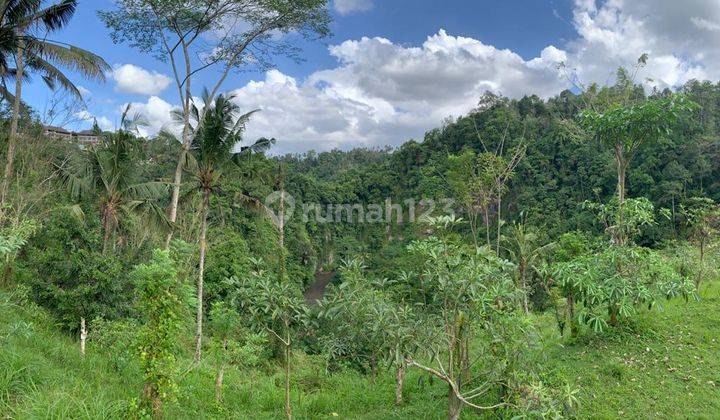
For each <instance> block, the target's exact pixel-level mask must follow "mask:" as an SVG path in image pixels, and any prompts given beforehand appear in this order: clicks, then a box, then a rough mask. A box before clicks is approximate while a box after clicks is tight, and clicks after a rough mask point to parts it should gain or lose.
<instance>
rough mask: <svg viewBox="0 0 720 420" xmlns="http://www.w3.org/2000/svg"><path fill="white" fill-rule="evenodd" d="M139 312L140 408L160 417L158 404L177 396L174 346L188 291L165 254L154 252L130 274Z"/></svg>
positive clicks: (184, 312)
mask: <svg viewBox="0 0 720 420" xmlns="http://www.w3.org/2000/svg"><path fill="white" fill-rule="evenodd" d="M132 278H133V280H134V282H135V285H136V287H137V294H138V304H139V306H140V312H141V313H142V314H143V317H144V318H145V323H144V325H143V326H142V327H141V328H140V331H139V333H138V350H139V353H140V362H141V365H142V370H143V375H144V380H145V388H144V390H143V395H142V399H141V404H140V409H141V410H142V411H143V412H145V413H147V414H150V413H152V414H153V415H154V416H159V415H162V404H163V402H164V401H166V400H168V399H171V398H172V397H173V396H174V395H175V394H176V393H177V384H176V382H175V375H176V369H177V356H176V354H177V349H176V347H177V345H178V340H179V333H180V331H181V327H182V326H183V324H184V322H185V321H184V320H183V316H185V315H187V304H188V303H189V301H190V298H189V296H190V293H191V292H190V290H188V287H187V286H185V285H183V284H181V283H179V282H178V280H177V270H176V268H175V263H174V262H173V261H172V260H171V259H170V256H169V254H168V252H167V251H159V250H158V251H155V252H154V253H153V259H152V261H151V262H150V263H149V264H147V265H145V264H141V265H138V266H137V267H136V268H135V270H134V271H133V273H132Z"/></svg>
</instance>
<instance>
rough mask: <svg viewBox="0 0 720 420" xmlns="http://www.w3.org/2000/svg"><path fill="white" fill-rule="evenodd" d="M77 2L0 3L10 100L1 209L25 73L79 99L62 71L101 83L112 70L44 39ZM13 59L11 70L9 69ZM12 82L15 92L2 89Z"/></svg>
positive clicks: (1, 55) (2, 60)
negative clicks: (9, 121)
mask: <svg viewBox="0 0 720 420" xmlns="http://www.w3.org/2000/svg"><path fill="white" fill-rule="evenodd" d="M76 7H77V0H62V1H60V2H59V3H55V4H52V5H49V6H46V5H45V1H44V0H8V1H3V2H2V3H0V78H2V86H3V88H2V93H3V96H4V97H5V98H7V99H9V100H11V101H12V102H13V111H12V121H11V124H10V136H9V137H8V148H7V154H6V158H5V171H4V173H3V179H2V183H1V184H0V207H2V206H3V205H4V204H5V201H6V199H7V193H8V188H9V184H10V179H11V178H12V175H13V163H14V159H15V148H16V146H17V140H18V125H19V119H20V110H21V109H20V108H21V105H22V87H23V81H24V79H25V78H26V77H27V73H29V72H33V73H37V74H39V75H40V76H41V77H42V79H43V81H44V82H45V83H46V84H47V85H48V86H49V87H50V88H52V89H54V88H55V87H57V86H59V87H61V88H63V89H66V90H68V91H69V92H70V93H72V94H73V95H74V96H77V97H78V98H81V97H82V95H81V94H80V91H79V90H78V88H77V87H76V86H75V85H74V84H73V83H72V81H70V79H69V78H68V77H67V76H66V75H65V74H64V73H63V70H61V68H65V69H67V70H71V71H75V72H79V73H81V74H82V75H84V76H86V77H89V78H93V79H97V80H104V79H105V72H106V71H108V70H109V69H110V66H108V64H107V63H106V62H105V61H104V60H103V59H102V58H100V57H99V56H97V55H95V54H93V53H91V52H90V51H87V50H84V49H81V48H78V47H75V46H73V45H70V44H66V43H62V42H57V41H53V40H50V39H48V34H49V33H51V32H54V31H57V30H59V29H61V28H63V27H64V26H65V25H66V24H67V23H68V22H69V21H70V19H71V18H72V17H73V15H74V14H75V9H76ZM13 55H14V59H15V68H11V67H10V66H9V61H10V60H9V57H11V56H13ZM7 79H14V80H15V94H14V95H11V94H10V93H9V91H8V90H7V89H6V88H5V86H6V80H7Z"/></svg>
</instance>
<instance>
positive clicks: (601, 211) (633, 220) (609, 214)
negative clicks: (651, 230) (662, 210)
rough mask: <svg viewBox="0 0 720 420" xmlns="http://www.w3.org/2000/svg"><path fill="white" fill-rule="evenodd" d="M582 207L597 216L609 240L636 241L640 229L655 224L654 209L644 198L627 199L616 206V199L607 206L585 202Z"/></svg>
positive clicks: (640, 231)
mask: <svg viewBox="0 0 720 420" xmlns="http://www.w3.org/2000/svg"><path fill="white" fill-rule="evenodd" d="M583 206H584V207H585V208H586V209H588V210H591V211H593V212H595V213H596V214H597V220H598V221H599V222H600V223H601V224H602V225H603V226H604V227H605V232H606V233H608V234H609V235H610V237H611V238H617V237H623V238H627V239H629V240H633V239H636V238H637V237H638V236H639V235H640V234H641V233H642V229H643V228H645V227H648V226H652V225H654V224H655V207H654V206H653V204H652V203H651V202H650V200H648V199H647V198H645V197H641V198H629V199H626V200H625V201H624V202H623V205H622V208H621V206H619V205H618V200H617V197H615V198H613V199H612V200H610V202H609V203H608V204H600V203H594V202H590V201H586V202H585V203H583Z"/></svg>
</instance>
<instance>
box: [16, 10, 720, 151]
mask: <svg viewBox="0 0 720 420" xmlns="http://www.w3.org/2000/svg"><path fill="white" fill-rule="evenodd" d="M113 7H114V5H113V2H112V1H111V0H80V2H79V7H78V12H77V14H76V16H75V18H74V19H73V21H72V22H71V23H70V24H69V25H68V27H67V28H66V29H64V30H63V31H62V32H60V33H58V34H56V36H55V38H56V39H57V40H60V41H64V42H69V43H72V44H74V45H77V46H79V47H82V48H86V49H89V50H91V51H93V52H96V53H98V54H100V55H101V56H102V57H104V58H105V59H106V61H107V62H108V63H109V64H110V65H112V66H113V67H114V68H115V69H117V71H116V72H115V73H113V74H110V75H109V77H108V81H107V82H106V83H105V84H99V83H94V82H91V81H86V80H82V79H81V78H79V77H77V76H74V77H73V79H74V80H75V81H76V82H77V84H78V85H80V86H82V87H83V88H84V89H86V90H87V94H86V96H87V102H88V109H87V114H88V115H93V116H95V117H97V118H98V119H99V120H101V121H102V125H104V126H106V128H111V126H113V125H115V124H116V121H117V119H118V118H119V114H120V110H121V109H122V107H123V105H124V104H126V103H133V104H135V105H134V107H135V108H136V110H138V112H142V113H145V114H146V116H147V117H148V118H149V119H151V120H152V121H151V122H152V123H153V124H152V127H150V128H148V130H147V133H146V134H147V135H152V134H154V132H155V131H157V130H158V129H159V128H161V127H163V126H165V125H167V124H168V122H169V118H167V117H166V116H165V114H167V113H168V110H169V109H171V108H172V107H173V106H175V104H177V103H178V102H179V101H178V99H177V94H176V91H175V90H174V88H173V85H172V84H170V85H169V86H168V83H167V79H166V78H165V76H167V75H169V74H170V69H169V67H168V65H166V64H165V63H161V62H158V61H156V60H155V59H153V58H152V57H151V56H149V55H144V54H142V53H140V52H138V51H135V50H133V49H131V48H130V47H128V46H126V45H115V44H113V43H112V41H111V40H110V37H109V33H108V30H107V29H105V27H104V25H103V23H102V22H101V21H100V20H99V19H98V17H97V15H96V12H97V10H107V9H112V8H113ZM329 7H330V9H331V11H332V14H333V17H334V21H333V23H332V30H333V35H332V36H331V37H329V38H327V39H324V40H322V41H319V42H307V43H306V42H303V43H302V47H303V50H304V57H305V61H304V62H302V63H299V64H298V63H294V62H292V61H290V60H288V59H284V58H278V59H277V60H276V69H275V70H272V71H270V72H268V73H265V72H262V73H260V72H252V71H250V72H245V73H240V74H233V75H232V76H231V77H230V78H229V79H228V81H227V82H226V83H225V85H224V89H225V90H226V91H232V92H233V93H235V94H236V95H237V100H238V102H239V103H240V104H241V105H242V106H244V107H247V108H248V109H252V108H260V109H261V110H262V112H260V113H259V114H258V115H259V116H258V117H257V118H256V120H255V121H251V124H250V125H249V126H248V136H257V137H259V136H273V137H277V138H278V140H279V141H280V144H282V145H283V146H280V151H303V150H307V149H310V148H314V149H320V150H323V149H330V148H333V147H340V148H349V147H356V146H370V147H375V146H383V145H385V144H393V145H397V144H399V143H401V142H403V141H405V140H407V139H409V138H418V137H421V136H422V133H423V132H424V131H425V130H427V129H429V128H432V127H434V126H436V125H437V124H439V123H440V122H441V121H442V119H443V118H445V117H447V116H450V115H454V116H458V115H459V114H462V113H465V112H467V111H468V110H469V109H471V108H472V105H473V104H474V103H475V102H476V100H477V98H478V97H479V96H480V94H481V93H482V92H483V91H484V90H493V91H497V92H500V93H503V94H505V95H508V96H511V97H519V96H522V95H524V94H530V93H536V94H538V95H540V96H543V97H547V96H551V95H553V94H556V93H559V91H560V90H562V89H564V88H568V87H570V83H569V81H568V75H567V74H559V73H560V72H559V71H558V70H557V64H558V63H559V62H561V61H562V62H565V63H567V64H568V68H570V69H571V72H572V74H573V76H574V77H577V78H579V79H580V80H583V81H586V82H591V81H599V82H601V83H604V82H607V81H609V78H610V77H611V75H612V73H613V71H614V69H615V68H617V66H618V65H631V64H632V63H633V62H634V60H635V59H636V58H637V57H639V56H640V54H642V53H644V52H648V53H650V54H651V61H650V65H649V66H648V67H647V69H645V70H643V73H642V74H641V76H642V78H643V79H644V78H645V77H652V78H653V82H648V83H653V84H655V85H660V86H663V87H664V86H677V85H679V84H681V83H684V82H685V81H687V80H689V79H692V78H709V79H713V80H716V79H717V78H718V74H717V73H716V72H717V71H718V70H716V69H717V68H718V67H720V66H719V65H720V57H718V53H717V52H716V51H715V50H716V49H717V48H716V47H717V45H718V44H719V43H720V5H718V3H717V1H716V0H686V1H684V2H683V4H682V5H680V4H679V3H678V2H676V1H675V0H635V1H631V0H609V1H597V2H596V1H594V0H546V1H545V0H514V1H513V0H505V1H502V0H475V1H471V0H464V1H463V0H444V1H437V0H331V1H330V3H329ZM123 66H125V67H123ZM216 73H217V72H216V71H213V70H208V71H206V72H205V73H203V74H202V75H201V76H199V78H198V80H197V81H195V82H194V84H195V86H198V87H199V86H203V85H209V84H211V83H212V81H213V80H215V79H216V77H217V74H216ZM163 87H164V88H163ZM195 94H199V90H198V91H197V92H195ZM48 97H49V93H48V92H47V91H46V89H45V88H44V87H43V86H42V85H41V84H39V83H34V84H32V85H31V86H29V87H28V89H27V94H26V100H27V101H28V102H29V103H30V104H32V105H33V106H35V107H36V108H37V109H38V110H39V111H40V112H42V111H43V109H45V107H46V102H47V101H48ZM84 124H85V125H87V124H89V123H84ZM80 125H83V123H81V124H80Z"/></svg>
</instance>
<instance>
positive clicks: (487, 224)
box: [484, 205, 491, 248]
mask: <svg viewBox="0 0 720 420" xmlns="http://www.w3.org/2000/svg"><path fill="white" fill-rule="evenodd" d="M484 212H485V239H486V240H487V246H488V248H489V247H490V246H491V245H490V206H489V205H488V206H485V209H484Z"/></svg>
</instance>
